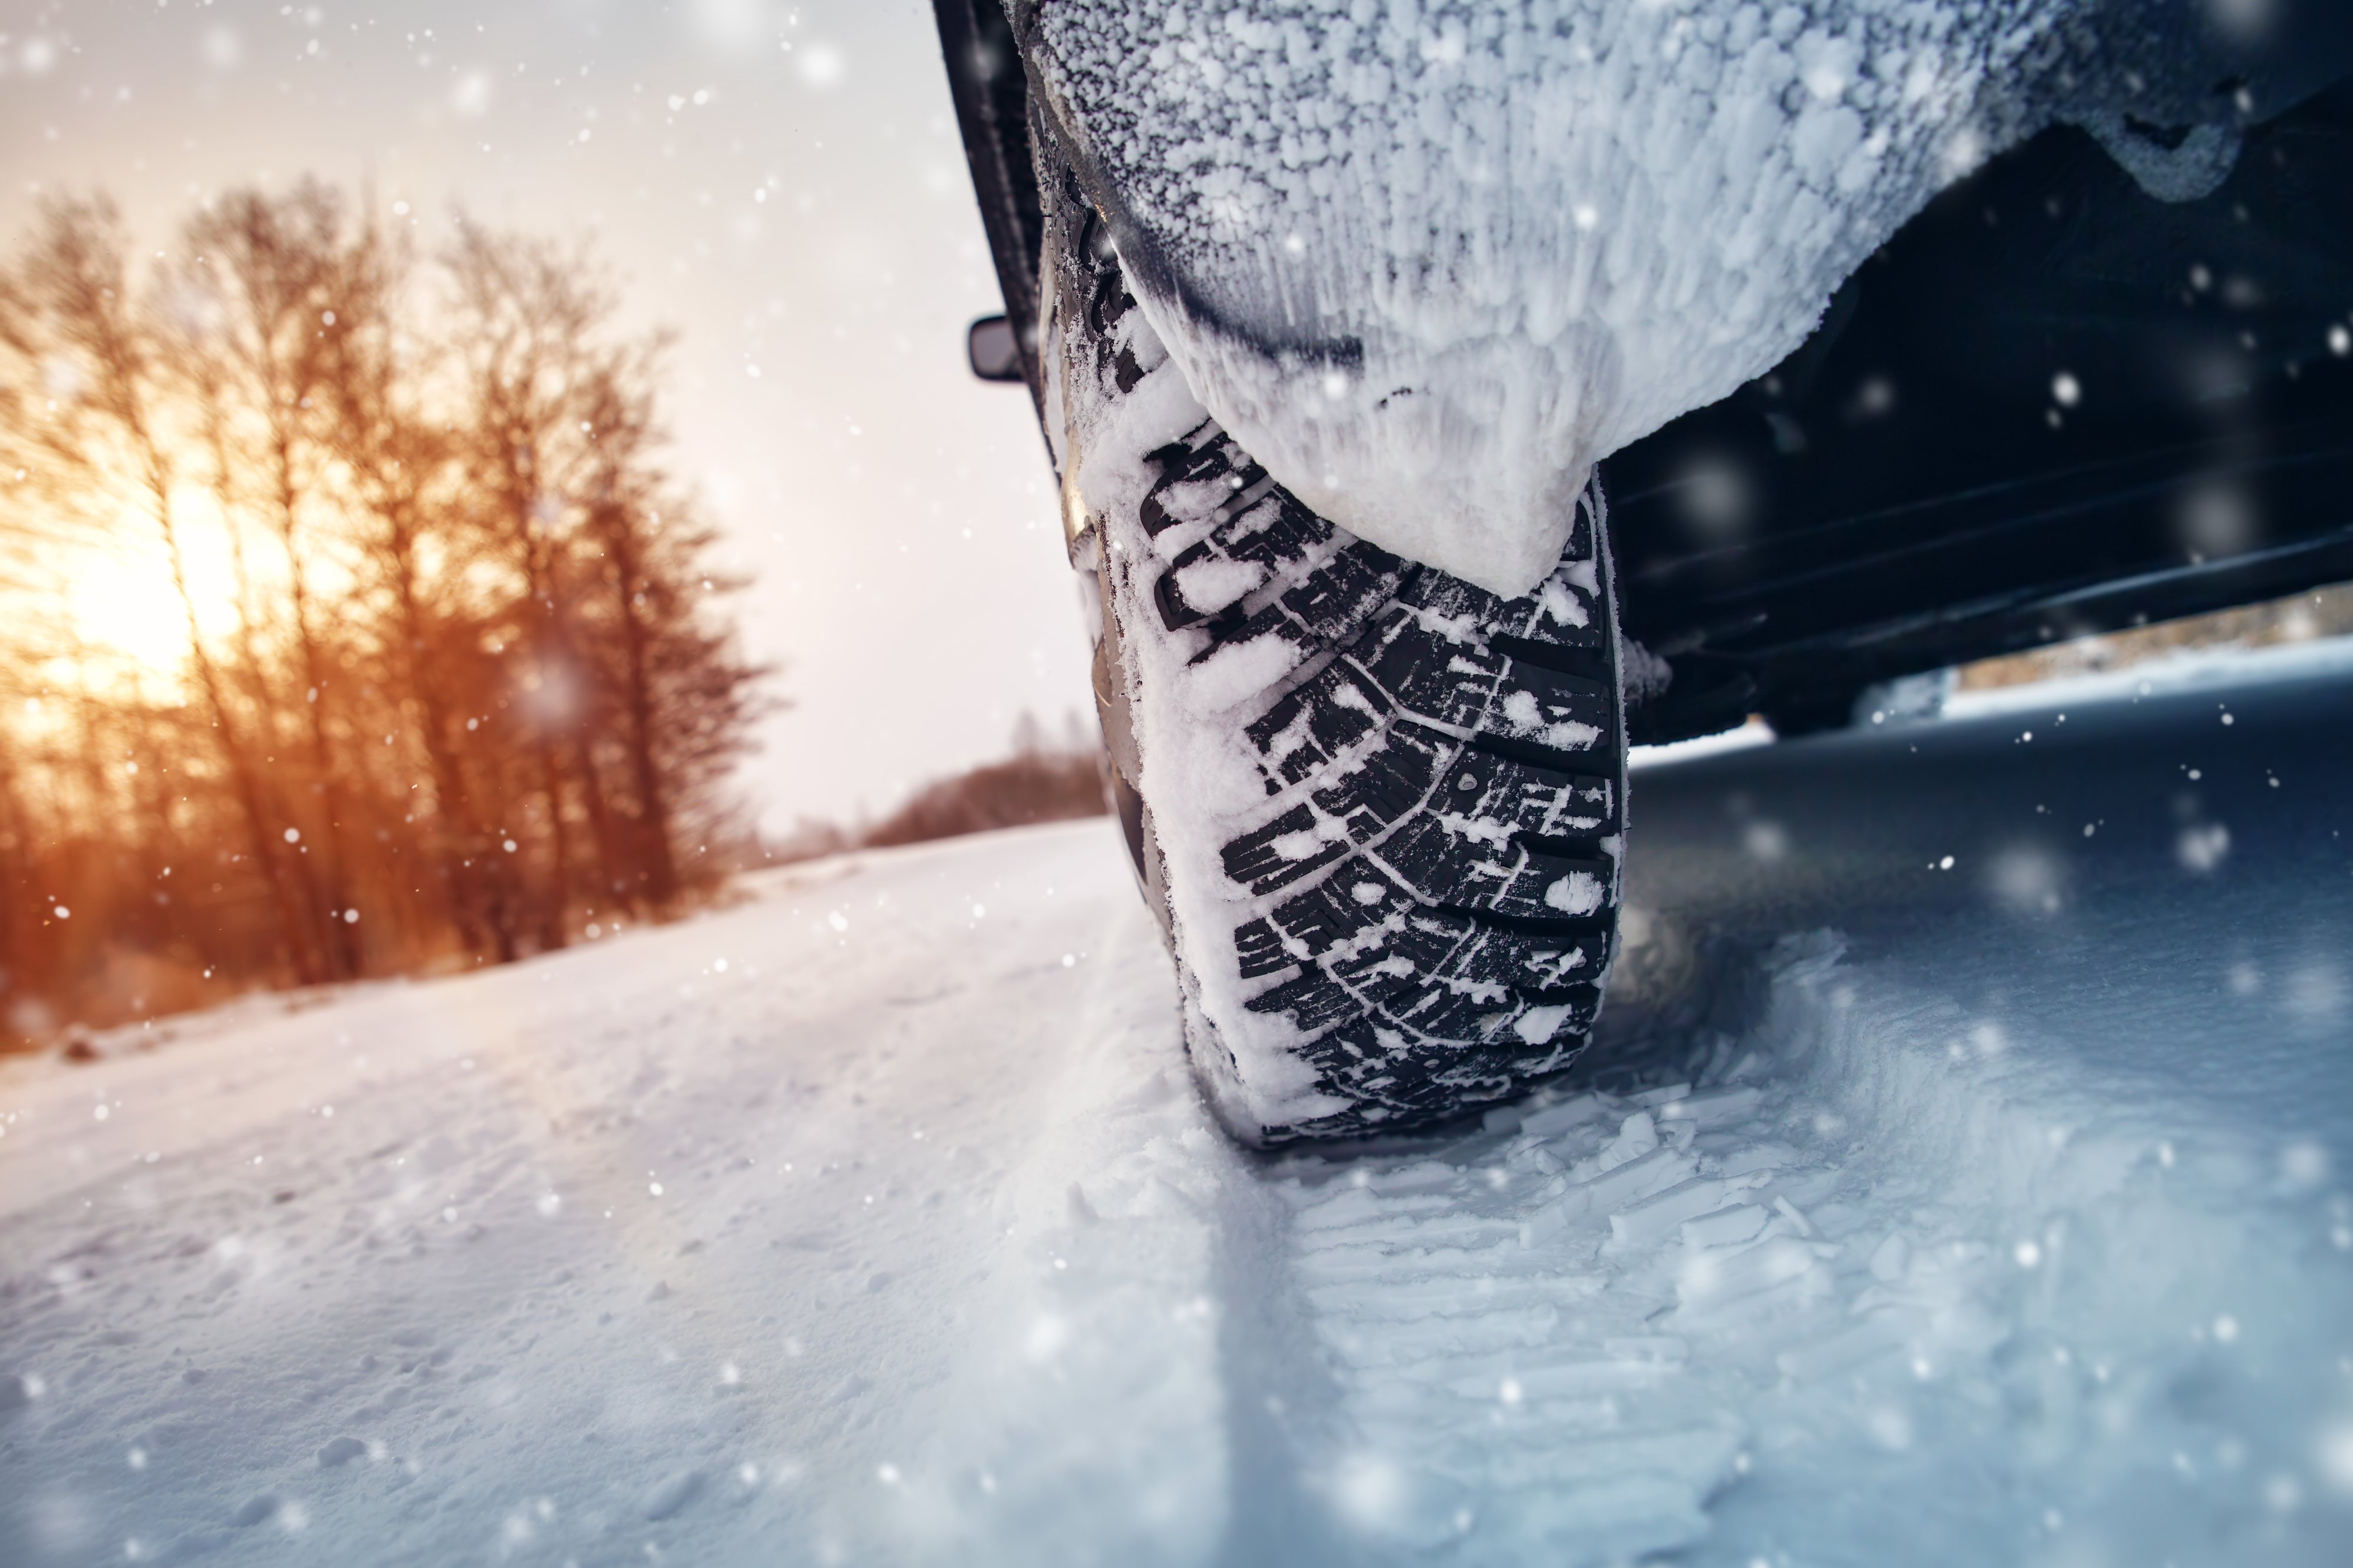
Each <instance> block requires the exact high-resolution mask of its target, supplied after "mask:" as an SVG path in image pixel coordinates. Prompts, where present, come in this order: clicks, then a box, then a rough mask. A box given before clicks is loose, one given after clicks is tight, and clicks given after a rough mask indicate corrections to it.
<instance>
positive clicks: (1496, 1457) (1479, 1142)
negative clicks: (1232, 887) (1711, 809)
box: [1277, 930, 2353, 1564]
mask: <svg viewBox="0 0 2353 1568" xmlns="http://www.w3.org/2000/svg"><path fill="white" fill-rule="evenodd" d="M1841 951H1842V944H1841V942H1839V941H1838V940H1837V939H1836V938H1835V937H1832V936H1830V935H1828V934H1826V933H1820V934H1816V935H1813V936H1810V937H1805V938H1799V939H1795V940H1791V941H1786V942H1782V943H1781V944H1779V945H1778V947H1776V948H1775V949H1773V950H1772V951H1771V952H1769V953H1767V954H1764V955H1762V956H1761V957H1759V956H1755V955H1751V956H1747V957H1739V956H1735V957H1733V958H1731V959H1728V960H1718V961H1716V962H1714V963H1708V962H1702V961H1701V958H1700V956H1699V955H1695V954H1694V952H1692V951H1691V950H1690V949H1689V948H1688V947H1687V946H1686V945H1684V944H1683V943H1681V942H1680V941H1679V939H1678V937H1677V936H1676V934H1675V933H1674V932H1672V931H1668V930H1662V931H1659V932H1656V933H1654V936H1653V940H1652V941H1651V943H1650V944H1649V947H1648V950H1647V951H1644V950H1637V951H1635V952H1632V953H1631V954H1630V961H1629V964H1628V968H1627V971H1626V972H1625V973H1623V975H1622V976H1621V984H1620V991H1619V993H1618V996H1619V998H1620V1001H1619V1002H1618V1003H1616V1004H1614V1005H1619V1006H1620V1016H1619V1021H1618V1033H1619V1035H1620V1038H1619V1039H1618V1040H1617V1041H1615V1042H1614V1043H1611V1044H1605V1045H1604V1046H1603V1047H1599V1048H1598V1049H1597V1052H1596V1053H1595V1056H1594V1058H1591V1060H1592V1062H1593V1068H1591V1069H1589V1070H1587V1071H1585V1072H1583V1073H1581V1074H1580V1075H1579V1076H1578V1077H1577V1078H1574V1079H1571V1080H1570V1081H1569V1082H1568V1083H1567V1084H1565V1085H1564V1086H1562V1087H1561V1088H1560V1089H1556V1091H1554V1093H1553V1094H1552V1095H1551V1096H1549V1097H1539V1098H1538V1099H1536V1100H1531V1101H1529V1102H1526V1103H1525V1104H1523V1105H1521V1106H1519V1107H1516V1108H1513V1109H1510V1110H1502V1111H1498V1112H1495V1113H1493V1114H1491V1115H1490V1116H1489V1117H1488V1119H1487V1121H1486V1122H1485V1123H1484V1124H1483V1125H1482V1127H1481V1128H1479V1129H1478V1130H1477V1131H1468V1132H1464V1133H1461V1134H1459V1135H1457V1136H1455V1137H1454V1138H1452V1139H1451V1140H1440V1141H1430V1142H1422V1143H1419V1144H1417V1145H1414V1146H1409V1147H1392V1148H1388V1149H1377V1150H1373V1151H1370V1152H1359V1153H1357V1154H1356V1156H1355V1157H1353V1158H1351V1157H1348V1156H1346V1155H1324V1156H1320V1157H1298V1158H1293V1159H1291V1160H1287V1161H1285V1162H1283V1163H1282V1164H1281V1165H1280V1166H1279V1167H1278V1168H1277V1169H1278V1172H1279V1175H1280V1180H1279V1181H1278V1183H1277V1187H1278V1190H1279V1191H1280V1192H1281V1193H1282V1195H1283V1196H1284V1197H1285V1198H1286V1199H1287V1200H1288V1203H1289V1205H1290V1207H1291V1210H1292V1223H1291V1230H1290V1237H1289V1245H1288V1248H1287V1263H1288V1267H1289V1270H1290V1273H1291V1276H1292V1279H1293V1283H1294V1285H1295V1288H1296V1289H1297V1292H1298V1295H1299V1297H1300V1299H1301V1300H1302V1302H1303V1305H1304V1310H1305V1311H1306V1313H1307V1315H1308V1316H1309V1318H1310V1320H1311V1321H1312V1324H1313V1331H1314V1338H1315V1341H1316V1343H1317V1346H1318V1349H1319V1352H1320V1353H1321V1356H1322V1358H1323V1361H1324V1366H1325V1368H1326V1370H1327V1372H1328V1373H1329V1375H1330V1377H1331V1379H1332V1381H1333V1383H1334V1385H1335V1389H1336V1391H1337V1408H1336V1410H1335V1413H1334V1415H1335V1418H1334V1420H1333V1421H1332V1422H1331V1423H1330V1426H1331V1428H1332V1430H1331V1432H1330V1434H1329V1435H1328V1436H1323V1437H1317V1438H1308V1437H1303V1438H1302V1441H1301V1458H1300V1463H1301V1466H1302V1469H1303V1473H1304V1474H1305V1476H1306V1478H1307V1480H1308V1484H1309V1485H1310V1487H1311V1488H1312V1489H1314V1490H1315V1491H1316V1492H1317V1493H1318V1494H1319V1495H1320V1496H1321V1497H1322V1498H1323V1499H1324V1501H1325V1502H1326V1504H1327V1505H1328V1507H1329V1509H1330V1510H1331V1516H1332V1517H1333V1519H1335V1521H1337V1526H1338V1536H1337V1539H1336V1540H1335V1543H1334V1549H1333V1551H1332V1552H1331V1553H1330V1556H1331V1558H1332V1559H1333V1560H1335V1561H1345V1560H1365V1561H1376V1562H1378V1561H1390V1560H1398V1559H1407V1558H1411V1559H1415V1560H1427V1559H1431V1558H1435V1559H1436V1560H1440V1561H1450V1562H1463V1563H1521V1562H1528V1561H1543V1562H1546V1563H1572V1564H1573V1563H1597V1564H1598V1563H1618V1562H1630V1561H1636V1560H1644V1559H1648V1558H1651V1557H1652V1556H1654V1555H1656V1554H1661V1553H1668V1554H1672V1555H1674V1556H1675V1557H1676V1558H1677V1560H1679V1561H1683V1560H1691V1561H1699V1562H1725V1563H1744V1564H1746V1563H1751V1562H1754V1561H1765V1562H1768V1563H1774V1562H1786V1561H1791V1560H1803V1561H1832V1562H1855V1563H1865V1562H1887V1561H1907V1562H1915V1563H1946V1562H1948V1563H1972V1562H1983V1561H1989V1560H2006V1561H2042V1560H2049V1561H2052V1562H2068V1563H2091V1562H2105V1561H2111V1560H2129V1561H2140V1560H2145V1561H2149V1562H2164V1561H2168V1560H2169V1561H2173V1562H2176V1563H2184V1564H2186V1563H2192V1562H2213V1563H2227V1562H2232V1561H2243V1560H2246V1559H2245V1555H2244V1554H2245V1553H2246V1552H2251V1551H2255V1550H2258V1549H2260V1550H2261V1551H2262V1552H2264V1553H2265V1554H2266V1556H2267V1557H2268V1558H2269V1560H2272V1561H2280V1562H2291V1563H2300V1562H2311V1563H2322V1562H2327V1561H2329V1560H2330V1558H2329V1552H2331V1551H2333V1550H2334V1547H2333V1546H2332V1545H2331V1543H2332V1542H2337V1543H2341V1542H2342V1540H2343V1539H2345V1535H2344V1533H2343V1532H2344V1531H2345V1529H2346V1527H2347V1524H2348V1508H2347V1504H2348V1497H2347V1496H2346V1492H2345V1490H2341V1489H2340V1490H2332V1489H2331V1488H2332V1483H2331V1482H2330V1480H2329V1479H2328V1477H2329V1475H2330V1473H2331V1471H2330V1469H2329V1466H2330V1463H2331V1461H2330V1460H2329V1458H2328V1456H2329V1454H2330V1453H2332V1452H2333V1451H2334V1450H2332V1449H2330V1448H2329V1447H2327V1444H2328V1443H2329V1441H2330V1439H2329V1437H2328V1436H2327V1434H2328V1433H2329V1432H2332V1431H2336V1432H2338V1433H2339V1436H2338V1438H2337V1441H2338V1442H2340V1443H2342V1442H2344V1441H2346V1439H2345V1438H2344V1437H2343V1436H2342V1434H2343V1432H2344V1431H2348V1430H2353V1426H2348V1425H2347V1422H2346V1416H2347V1415H2348V1413H2353V1399H2348V1391H2347V1387H2346V1384H2348V1381H2353V1360H2348V1358H2347V1355H2346V1352H2347V1351H2348V1349H2353V1345H2348V1344H2346V1343H2343V1342H2342V1341H2343V1340H2344V1338H2345V1335H2344V1331H2343V1329H2342V1327H2341V1325H2342V1324H2344V1323H2346V1322H2348V1321H2353V1269H2348V1268H2347V1267H2346V1257H2345V1253H2344V1251H2343V1249H2342V1247H2341V1245H2340V1242H2341V1237H2342V1235H2343V1229H2344V1225H2343V1219H2342V1212H2343V1209H2344V1206H2345V1205H2344V1200H2343V1199H2342V1198H2341V1197H2339V1196H2335V1195H2333V1194H2329V1193H2327V1192H2326V1191H2324V1190H2322V1189H2321V1188H2320V1187H2318V1186H2316V1185H2314V1184H2310V1183H2306V1184H2302V1185H2298V1184H2296V1183H2295V1182H2293V1181H2290V1182H2287V1183H2286V1184H2283V1183H2282V1181H2281V1179H2280V1177H2279V1175H2278V1172H2279V1170H2280V1169H2281V1167H2280V1166H2278V1165H2277V1164H2276V1163H2274V1159H2273V1155H2274V1151H2272V1150H2269V1149H2265V1148H2262V1147H2259V1146H2258V1147H2250V1146H2247V1145H2246V1144H2245V1142H2244V1141H2243V1140H2242V1139H2239V1138H2238V1137H2237V1136H2236V1134H2235V1132H2234V1130H2232V1129H2231V1128H2229V1127H2227V1126H2218V1125H2212V1124H2210V1123H2201V1121H2200V1118H2199V1116H2198V1114H2197V1112H2196V1110H2195V1108H2194V1103H2193V1104H2183V1103H2164V1102H2159V1103H2149V1102H2146V1101H2139V1100H2131V1099H2129V1098H2128V1097H2122V1096H2119V1095H2117V1094H2116V1092H2115V1091H2114V1089H2113V1088H2112V1086H2109V1085H2106V1084H2105V1083H2102V1082H2099V1081H2092V1082H2083V1081H2077V1080H2076V1079H2075V1078H2074V1077H2073V1076H2071V1069H2070V1067H2069V1064H2068V1063H2067V1061H2066V1060H2065V1058H2063V1056H2052V1057H2051V1058H2044V1057H2042V1056H2040V1055H2038V1054H2037V1053H2035V1052H2034V1051H2032V1050H2031V1042H2028V1041H2023V1040H1994V1039H1992V1038H1990V1037H1989V1035H1988V1032H1987V1031H1986V1029H1985V1028H1984V1026H1983V1025H1982V1024H1981V1023H1980V1022H1979V1021H1977V1020H1973V1019H1972V1018H1970V1017H1969V1016H1967V1015H1966V1014H1965V1013H1964V1012H1963V1010H1962V1009H1960V1008H1959V1007H1957V1005H1953V1004H1951V1003H1949V1002H1947V1001H1945V1000H1943V999H1940V998H1937V997H1935V996H1933V995H1926V994H1921V993H1919V992H1917V991H1916V990H1915V989H1912V988H1911V987H1909V986H1907V985H1905V984H1903V983H1902V982H1901V981H1900V979H1897V978H1895V977H1892V976H1890V975H1888V974H1886V973H1883V972H1881V971H1879V970H1877V969H1875V968H1873V967H1872V966H1868V965H1850V964H1848V963H1845V962H1843V960H1842V957H1841ZM2330 1237H2337V1238H2339V1239H2338V1240H2337V1241H2331V1240H2329V1239H2328V1238H2330ZM2324 1248H2325V1249H2329V1250H2330V1251H2331V1252H2333V1256H2327V1255H2325V1254H2324V1253H2323V1249H2324ZM2258 1318H2260V1319H2261V1320H2262V1322H2261V1326H2260V1327H2258V1326H2257V1319H2258ZM2258 1339H2260V1340H2261V1341H2262V1342H2263V1344H2264V1346H2265V1350H2266V1352H2267V1353H2265V1354H2263V1355H2262V1356H2260V1357H2258V1356H2256V1355H2253V1354H2251V1353H2248V1352H2249V1349H2250V1346H2251V1343H2252V1342H2254V1341H2256V1340H2258ZM2316 1374H2320V1375H2316ZM2332 1423H2333V1425H2332ZM2334 1484H2335V1485H2336V1486H2337V1487H2339V1488H2342V1487H2344V1485H2345V1483H2344V1481H2343V1480H2342V1479H2339V1480H2338V1481H2337V1482H2336V1483H2334ZM1926 1521H1935V1523H1936V1528H1935V1529H1933V1530H1928V1531H1926V1533H1924V1532H1923V1531H1924V1523H1925V1522H1926ZM1792 1552H1794V1553H1795V1554H1796V1555H1795V1558H1794V1559H1793V1558H1792V1557H1791V1556H1790V1555H1788V1554H1790V1553H1792Z"/></svg>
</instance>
